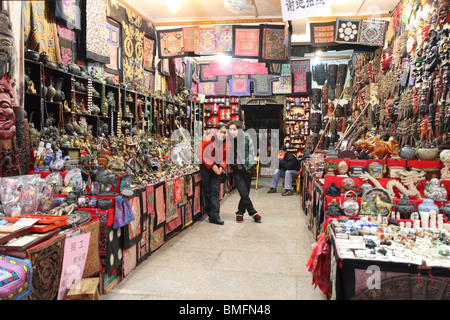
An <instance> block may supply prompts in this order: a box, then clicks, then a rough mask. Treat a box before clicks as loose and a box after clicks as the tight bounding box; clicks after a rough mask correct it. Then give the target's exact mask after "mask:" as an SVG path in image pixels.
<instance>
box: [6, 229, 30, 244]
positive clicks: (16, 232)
mask: <svg viewBox="0 0 450 320" xmlns="http://www.w3.org/2000/svg"><path fill="white" fill-rule="evenodd" d="M30 232H31V227H19V228H17V227H14V226H12V225H4V226H0V244H4V243H7V242H8V241H10V240H12V239H14V238H17V237H20V236H23V235H25V234H27V233H30Z"/></svg>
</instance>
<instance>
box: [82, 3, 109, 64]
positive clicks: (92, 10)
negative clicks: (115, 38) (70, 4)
mask: <svg viewBox="0 0 450 320" xmlns="http://www.w3.org/2000/svg"><path fill="white" fill-rule="evenodd" d="M85 4H86V28H85V30H86V32H84V33H83V34H85V35H86V59H91V60H95V61H98V62H101V63H109V46H108V39H107V37H106V33H105V27H106V0H89V1H85Z"/></svg>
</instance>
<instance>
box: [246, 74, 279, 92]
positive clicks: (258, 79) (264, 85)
mask: <svg viewBox="0 0 450 320" xmlns="http://www.w3.org/2000/svg"><path fill="white" fill-rule="evenodd" d="M276 79H277V78H276V77H274V76H273V75H270V74H255V75H251V76H250V80H251V81H252V82H253V94H254V95H255V96H260V97H267V96H271V95H272V82H273V81H275V80H276Z"/></svg>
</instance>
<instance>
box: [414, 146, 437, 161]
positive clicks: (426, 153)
mask: <svg viewBox="0 0 450 320" xmlns="http://www.w3.org/2000/svg"><path fill="white" fill-rule="evenodd" d="M438 154H439V150H438V149H437V148H420V149H418V150H417V152H416V155H417V158H419V159H420V160H434V159H436V157H437V156H438Z"/></svg>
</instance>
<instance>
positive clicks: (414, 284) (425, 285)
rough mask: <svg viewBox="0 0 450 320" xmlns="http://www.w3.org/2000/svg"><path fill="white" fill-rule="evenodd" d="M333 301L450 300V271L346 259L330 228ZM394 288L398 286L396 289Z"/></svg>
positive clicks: (377, 261) (412, 264) (407, 264)
mask: <svg viewBox="0 0 450 320" xmlns="http://www.w3.org/2000/svg"><path fill="white" fill-rule="evenodd" d="M328 230H329V233H328V234H329V239H330V242H331V262H330V263H331V269H330V291H331V299H336V300H348V299H364V300H365V299H386V300H387V299H392V300H397V299H402V300H417V299H433V300H434V299H446V300H448V299H450V269H449V268H444V267H427V268H422V266H421V265H420V264H414V263H402V262H391V261H379V260H376V261H374V260H364V259H351V258H346V257H343V256H342V254H341V251H340V250H339V247H338V246H337V243H336V241H337V239H336V235H335V233H334V232H333V230H332V229H331V228H328ZM394 284H395V286H394Z"/></svg>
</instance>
